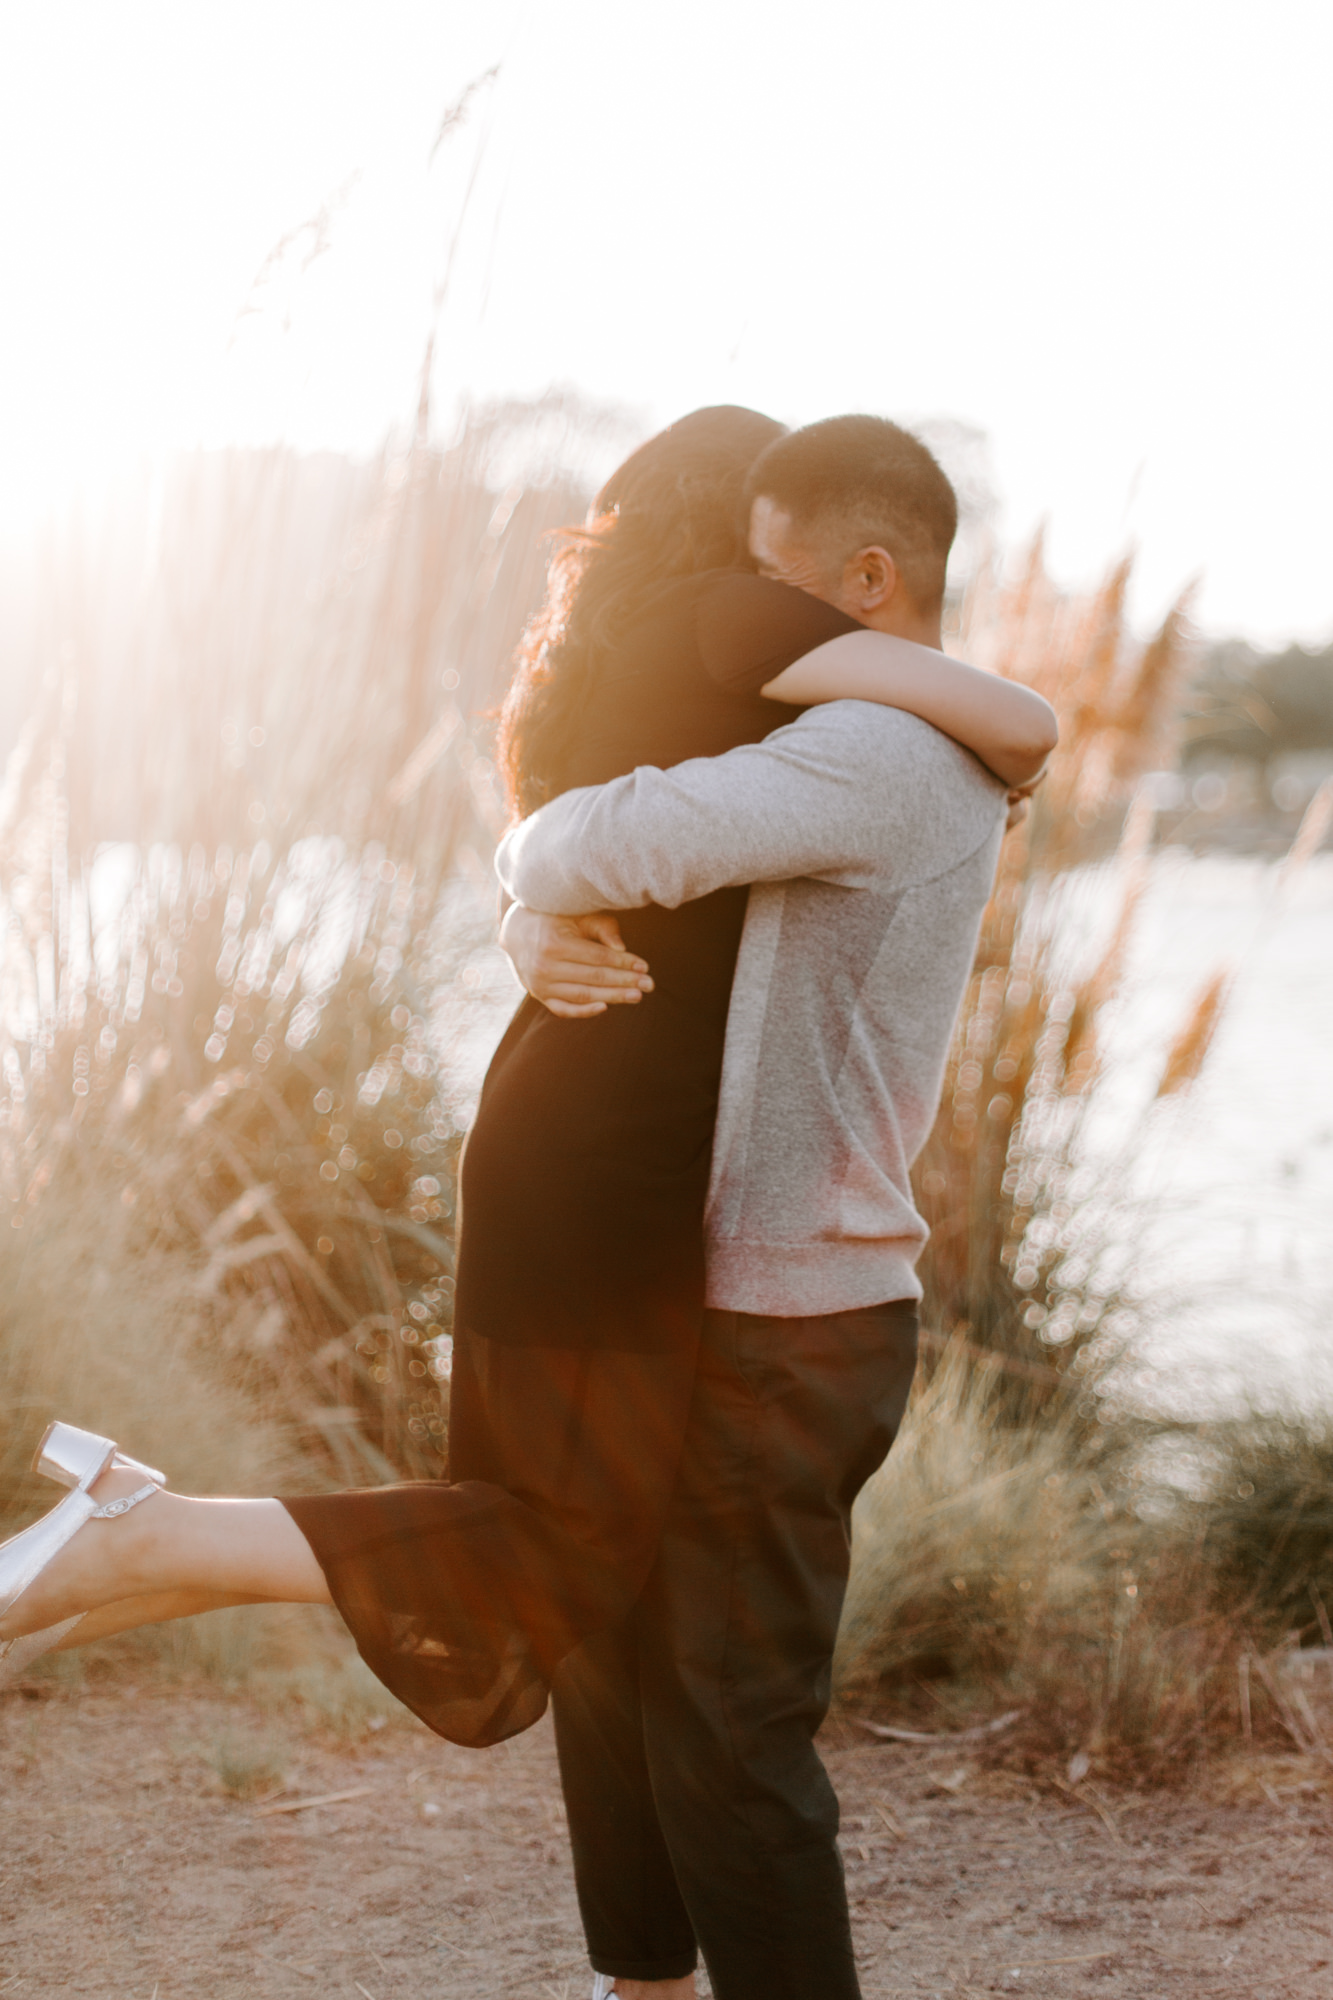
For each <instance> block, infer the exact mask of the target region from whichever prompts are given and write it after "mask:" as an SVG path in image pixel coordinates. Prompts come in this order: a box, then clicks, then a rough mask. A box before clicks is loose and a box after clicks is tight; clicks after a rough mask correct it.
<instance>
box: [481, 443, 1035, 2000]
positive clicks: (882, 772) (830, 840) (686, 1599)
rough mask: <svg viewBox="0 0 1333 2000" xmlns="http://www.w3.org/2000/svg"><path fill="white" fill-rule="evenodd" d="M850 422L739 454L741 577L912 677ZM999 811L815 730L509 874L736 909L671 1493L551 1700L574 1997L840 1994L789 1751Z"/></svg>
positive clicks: (822, 1854)
mask: <svg viewBox="0 0 1333 2000" xmlns="http://www.w3.org/2000/svg"><path fill="white" fill-rule="evenodd" d="M875 421H876V420H873V419H835V420H833V424H832V425H817V426H812V427H811V429H810V431H808V432H804V433H802V432H797V433H794V434H792V435H791V436H789V437H788V438H785V439H782V440H780V441H779V443H778V444H777V445H775V446H773V447H771V448H770V450H769V451H768V452H766V453H765V454H764V456H763V458H762V459H761V460H760V462H759V464H758V466H757V467H756V471H755V475H754V478H753V480H752V487H753V490H754V492H755V507H754V514H753V533H752V545H753V546H754V547H755V552H756V554H757V555H758V556H759V558H760V562H761V566H762V567H763V568H764V569H765V570H766V571H767V573H769V574H772V575H776V576H779V577H780V578H781V580H783V581H787V582H792V583H796V584H799V585H802V586H803V587H805V588H808V589H814V590H815V592H816V594H817V595H820V596H823V597H826V598H828V599H830V600H831V601H833V602H835V603H837V604H838V605H839V608H841V609H844V610H847V611H849V612H850V613H851V615H852V616H853V617H856V618H857V619H859V620H860V622H862V623H863V624H867V625H870V626H872V627H874V628H876V629H878V630H881V631H888V632H892V633H896V634H897V635H898V636H900V637H908V638H912V639H915V640H918V641H923V642H924V643H926V644H933V645H934V646H936V647H938V646H939V644H940V632H939V615H940V613H939V601H940V598H941V597H942V590H943V575H944V561H945V558H946V557H947V553H948V541H947V539H945V540H944V542H943V547H942V548H941V547H939V546H936V547H935V549H934V558H935V575H936V581H937V584H938V589H937V590H936V591H934V592H931V593H923V592H921V591H920V590H917V591H916V592H912V591H909V590H908V589H907V588H906V587H905V584H904V581H903V574H904V570H905V569H906V568H907V564H906V563H905V562H904V560H903V555H904V551H903V550H902V548H901V547H899V548H898V549H897V550H896V551H895V549H894V548H893V547H892V546H887V544H889V543H890V542H891V540H892V538H893V532H894V531H893V530H892V529H890V530H889V531H888V532H879V533H876V532H874V530H875V528H876V525H877V524H876V521H875V520H874V519H868V518H867V513H866V504H865V502H864V496H863V488H864V479H861V480H860V483H859V485H858V477H857V474H856V468H857V466H858V463H860V464H862V465H863V463H864V459H865V456H866V449H861V450H860V451H859V452H858V445H862V446H864V447H866V448H868V449H869V450H870V452H871V453H873V449H874V445H875V434H874V432H873V431H870V432H865V431H862V432H861V433H856V432H852V433H850V434H849V433H846V432H843V433H842V434H838V432H837V427H838V426H839V425H843V426H846V425H848V424H851V425H858V424H859V425H861V426H866V425H873V424H874V423H875ZM830 433H832V435H830ZM812 463H813V464H815V465H819V464H821V463H822V464H824V465H825V466H827V465H828V464H830V463H831V464H832V465H833V466H834V467H835V469H836V467H837V466H838V465H839V464H844V463H845V464H849V465H850V466H851V467H852V474H851V475H850V476H849V488H850V490H846V489H844V490H842V491H840V490H839V487H838V483H837V481H836V479H835V480H833V481H832V482H831V483H830V481H829V480H828V479H827V478H825V479H824V480H823V481H822V482H821V481H820V480H819V479H814V480H812V479H811V477H810V469H811V465H812ZM940 476H941V479H942V475H940ZM812 492H813V494H814V496H815V498H814V504H813V505H810V504H808V502H809V496H810V495H811V493H812ZM858 494H859V495H861V497H860V498H858ZM872 511H873V510H872ZM888 511H889V514H890V516H891V510H888ZM882 518H883V514H881V519H882ZM939 539H940V538H939V537H938V536H937V537H936V543H937V544H938V541H939ZM911 553H912V554H913V556H914V557H915V558H916V569H917V573H918V574H919V572H920V560H919V558H920V553H921V552H920V550H919V549H918V550H916V551H913V552H911ZM923 598H924V601H923ZM1004 817H1005V795H1004V791H1003V788H1002V787H1001V786H1000V785H999V783H998V782H997V781H996V780H995V779H994V778H992V777H991V775H990V774H989V773H988V772H986V771H985V770H983V769H982V767H981V766H980V765H979V764H978V763H977V762H976V761H975V759H973V758H972V757H971V756H969V755H968V754H967V753H966V752H965V751H963V750H961V749H960V748H959V747H958V746H957V744H955V743H954V742H952V741H951V740H950V739H949V738H948V737H945V736H943V735H941V734H939V733H938V732H937V731H936V730H934V729H932V728H931V727H930V726H929V725H928V724H926V723H924V722H921V721H920V720H918V719H917V718H916V717H915V716H911V715H908V714H906V713H904V712H902V711H899V710H895V709H891V708H884V707H879V706H876V705H874V704H871V703H863V702H835V703H831V704H829V705H827V706H824V707H820V708H816V709H812V710H810V711H808V712H807V713H805V714H804V715H802V716H800V717H799V719H798V720H796V721H794V722H793V723H791V724H790V725H788V726H787V727H785V728H783V729H780V730H778V731H777V732H776V733H775V734H773V735H771V736H769V737H768V738H767V739H766V740H765V741H763V742H762V743H758V744H753V745H747V746H745V747H743V748H741V749H737V750H733V751H731V752H730V753H729V754H728V755H726V756H723V757H718V758H713V759H707V760H698V761H695V762H691V763H686V764H682V765H677V766H675V767H674V768H672V769H670V770H657V769H654V768H642V769H640V770H637V771H635V772H634V773H633V774H632V775H631V776H629V777H627V778H622V779H618V780H616V781H614V782H613V783H611V784H608V785H604V786H601V787H599V788H597V789H594V790H587V791H579V792H571V793H567V794H566V795H564V796H563V797H561V798H559V799H557V800H556V801H555V802H554V803H553V804H551V805H549V806H547V807H546V808H544V810H542V811H541V812H539V813H537V814H535V815H534V816H533V817H532V818H530V819H528V820H525V821H524V822H523V823H522V824H521V825H520V826H518V827H517V828H515V829H514V830H513V831H512V832H511V833H510V834H509V835H508V836H507V838H506V840H505V841H504V843H503V844H502V847H501V850H500V856H499V860H498V864H497V865H498V869H499V873H500V876H501V880H502V882H503V883H504V886H505V888H506V889H507V891H508V892H509V893H510V895H511V896H513V897H514V899H515V901H516V903H517V904H519V905H524V906H526V907H527V909H528V910H529V911H534V912H544V913H549V914H550V915H551V916H559V917H578V916H580V915H582V914H584V913H590V912H594V911H605V910H615V909H628V908H634V907H639V906H642V905H644V904H646V903H649V902H653V903H658V904H662V905H665V906H667V907H675V906H676V905H678V904H680V903H682V902H686V901H689V900H691V899H693V898H695V897H699V896H704V895H707V894H709V893H710V892H711V891H712V890H715V889H718V888H722V887H725V886H728V885H733V884H739V883H749V884H752V885H753V886H752V888H751V891H750V900H749V907H748V914H747V918H746V924H745V931H744V936H743V939H742V944H741V950H740V956H739V960H738V963H737V970H736V976H735V982H734V985H733V988H732V1000H731V1008H730V1014H729V1018H728V1028H727V1042H726V1055H725V1061H724V1066H723V1073H722V1083H721V1091H720V1100H719V1108H718V1121H717V1130H716V1140H715V1147H714V1154H713V1171H712V1182H711V1188H710V1193H709V1199H708V1211H707V1222H706V1234H707V1258H708V1308H709V1310H708V1314H707V1325H706V1329H705V1335H704V1343H703V1351H702V1359H701V1364H700V1370H699V1377H698V1384H697V1390H696V1397H695V1403H694V1406H693V1414H692V1417H691V1424H690V1430H689V1434H688V1436H687V1440H686V1446H685V1456H684V1461H683V1464H682V1468H681V1475H680V1481H679V1487H678V1492H677V1498H676V1501H675V1503H674V1506H673V1512H672V1516H671V1519H670V1521H669V1523H668V1527H667V1531H666V1534H665V1535H664V1538H663V1543H662V1549H661V1554H660V1557H659V1561H658V1565H657V1570H656V1572H655V1574H654V1577H653V1580H652V1582H651V1584H650V1586H649V1589H648V1591H647V1592H646V1593H645V1597H644V1599H643V1601H642V1603H641V1605H640V1607H639V1609H638V1612H637V1613H636V1616H635V1618H634V1620H632V1621H631V1626H632V1629H629V1630H626V1631H622V1632H619V1633H614V1634H610V1635H607V1636H606V1637H605V1638H604V1639H599V1640H596V1641H594V1642H592V1644H590V1645H589V1646H587V1647H585V1648H583V1649H582V1650H581V1652H580V1653H579V1654H577V1655H575V1657H574V1659H573V1660H572V1661H571V1662H570V1663H568V1664H567V1666H566V1668H565V1669H564V1670H563V1672H562V1675H561V1677H560V1680H559V1681H558V1682H557V1685H556V1689H555V1700H554V1709H555V1719H556V1729H557V1740H558V1743H559V1748H560V1755H561V1767H562V1776H563V1780H564V1785H565V1793H566V1800H567V1803H568V1807H569V1815H570V1830H571V1838H572V1842H573V1847H574V1856H575V1868H576V1876H577V1880H578V1889H579V1898H580V1903H581V1907H582V1910H583V1916H584V1923H585V1928H586V1929H587V1932H588V1936H589V1941H590V1945H591V1947H592V1953H593V1959H594V1963H598V1962H600V1963H601V1964H602V1965H603V1966H610V1967H615V1968H616V1970H615V1972H613V1973H612V1972H608V1973H604V1974H602V1975H599V1983H598V1987H597V1991H598V1992H599V1993H610V1992H612V1991H614V1992H618V1993H620V1994H622V1995H625V1996H639V1995H643V1996H648V1995H656V1996H659V2000H687V1996H690V1995H692V1994H693V1991H694V1985H693V1973H692V1971H691V1970H690V1968H691V1967H692V1966H693V1964H694V1962H695V1945H696V1939H697V1940H699V1941H700V1942H702V1944H703V1946H704V1950H705V1955H706V1957H707V1961H708V1964H709V1969H710V1972H711V1974H712V1979H713V1983H714V1990H715V1992H716V1993H718V1994H719V1995H720V1996H722V2000H854V1996H856V1995H857V1994H858V1992H859V1988H858V1985H857V1981H856V1973H855V1966H854V1962H853V1956H852V1948H851V1936H850V1925H849V1922H848V1914H847V1905H846V1896H845V1890H844V1886H843V1879H842V1870H841V1864H840V1861H839V1858H838V1853H837V1847H836V1834H837V1803H836V1799H835V1797H834V1795H833V1792H832V1788H831V1786H830V1785H829V1782H828V1778H827V1776H826V1774H825V1772H824V1770H823V1766H822V1764H821V1763H820V1761H819V1758H818V1756H817V1753H816V1751H815V1748H814V1742H813V1738H814V1734H815V1731H816V1730H817V1728H818V1726H819V1723H820V1721H821V1720H822V1718H823V1715H824V1712H825V1709H826V1706H827V1702H828V1696H829V1670H830V1663H831V1659H832V1651H833V1643H834V1639H835V1636H836V1631H837V1624H838V1618H839V1614H840V1610H841V1604H842V1597H843V1591H844V1587H845V1583H846V1576H847V1563H848V1549H849V1522H850V1511H851V1505H852V1501H853V1499H854V1498H855V1495H856V1493H857V1491H858V1490H859V1488H860V1487H861V1485H862V1484H863V1483H864V1482H865V1480H866V1478H867V1477H868V1476H869V1475H870V1473H871V1472H872V1471H873V1470H874V1469H875V1467H876V1466H877V1465H878V1464H879V1463H880V1462H881V1461H882V1460H883V1458H884V1456H885V1455H886V1453H887V1451H888V1449H889V1447H890V1445H891V1444H892V1441H893V1437H894V1435H895V1432H896V1429H897V1426H898V1423H899V1420H900V1418H901V1415H902V1411H903V1408H904V1405H905V1402H906V1397H907V1392H908V1388H909V1386H910V1383H911V1379H912V1374H913V1370H914V1366H915V1359H916V1302H917V1300H918V1299H919V1298H920V1286H919V1284H918V1282H917V1279H916V1276H915V1272H914V1268H913V1267H914V1264H915V1262H916V1259H917V1257H918V1255H919V1253H920V1250H921V1247H922V1244H923V1242H924V1240H925V1235H926V1230H925V1225H924V1223H923V1222H922V1221H921V1218H920V1216H919V1215H918V1214H917V1212H916V1209H915V1207H914V1204H913V1201H912V1192H911V1186H910V1181H909V1169H910V1166H911V1162H912V1160H913V1158H914V1157H915V1155H916V1153H917V1152H918V1151H919V1149H920V1147H921V1145H922V1143H923V1141H924V1139H925V1137H926V1135H927V1133H928V1131H929V1129H930V1125H931V1122H932V1119H933V1117H934V1113H935V1108H936V1105H937V1102H938V1098H939V1091H940V1085H941V1079H942V1076H943V1069H944V1062H945V1057H946V1053H947V1049H948V1043H949V1038H950V1034H951V1030H952V1026H953V1022H954V1018H955V1015H956V1013H957V1009H958V1004H959V1001H960V999H961V996H962V992H963V988H964V984H965V982H966V979H967V974H968V970H969V967H970V964H971V961H972V956H973V952H974V950H975V945H976V937H977V931H978V926H979V922H980V917H981V912H982V909H983V907H984V904H985V901H986V897H987V895H988V893H989V889H990V884H991V879H992V876H993V873H994V868H995V861H996V855H997V853H998V848H999V842H1000V837H1001V833H1002V830H1003V824H1004ZM525 926H526V927H525ZM507 942H508V943H509V944H510V947H511V952H512V955H513V956H514V957H515V960H516V962H517V963H518V965H519V970H520V974H521V976H523V977H524V979H525V983H527V984H528V985H529V986H530V988H531V989H532V990H534V991H535V992H537V995H538V997H539V998H549V997H550V996H551V995H552V994H553V993H557V994H559V993H563V994H566V995H572V996H573V997H575V998H582V1000H583V1001H584V1004H585V1005H586V1004H587V1003H588V1002H595V1001H596V999H597V997H598V995H599V994H601V993H607V992H610V993H611V995H612V996H613V997H614V995H615V992H616V986H617V983H618V982H623V981H624V980H625V978H626V977H627V976H628V975H627V973H626V971H625V966H624V961H623V959H618V958H617V955H616V954H615V953H614V952H613V951H611V950H608V949H605V948H604V947H600V946H597V945H595V944H593V943H591V942H589V943H588V944H587V946H586V948H582V947H580V946H578V945H577V944H575V945H573V946H571V943H570V934H569V931H568V928H567V927H561V926H559V925H556V924H551V923H547V924H545V925H541V924H537V923H536V922H535V920H533V919H525V920H523V921H520V922H519V923H517V924H515V925H511V926H510V927H509V935H508V938H507ZM571 978H573V979H574V980H575V982H576V983H575V985H574V986H572V987H571V985H570V984H569V981H570V979H571ZM599 982H607V983H606V984H599ZM622 990H623V987H622Z"/></svg>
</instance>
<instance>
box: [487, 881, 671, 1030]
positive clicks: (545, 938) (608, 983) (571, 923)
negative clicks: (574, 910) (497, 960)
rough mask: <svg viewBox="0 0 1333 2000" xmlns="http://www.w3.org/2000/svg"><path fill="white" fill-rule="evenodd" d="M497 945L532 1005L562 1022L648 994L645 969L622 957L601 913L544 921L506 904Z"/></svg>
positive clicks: (616, 934)
mask: <svg viewBox="0 0 1333 2000" xmlns="http://www.w3.org/2000/svg"><path fill="white" fill-rule="evenodd" d="M500 943H501V945H502V946H503V947H504V949H505V951H507V952H508V954H509V958H510V961H511V963H512V965H513V968H514V970H515V972H516V973H517V974H518V976H519V980H520V982H521V984H522V985H523V986H524V987H526V989H527V991H528V992H529V993H530V994H531V995H532V997H533V999H534V1000H540V1001H541V1003H542V1005H543V1007H547V1008H549V1009H550V1011H551V1013H552V1014H558V1015H559V1016H560V1017H561V1018H562V1019H563V1020H567V1021H581V1020H583V1019H585V1018H586V1017H587V1016H589V1015H591V1014H604V1013H605V1012H606V1009H607V1008H608V1007H623V1006H633V1005H635V1004H636V1003H637V1002H638V1001H639V1000H641V999H642V998H643V996H644V994H645V993H651V992H652V990H653V982H652V980H651V979H650V978H649V976H648V967H647V965H646V964H645V963H644V961H643V960H642V959H641V958H636V957H635V956H634V953H633V952H631V951H626V949H625V943H624V939H623V938H622V937H621V935H620V926H619V924H618V923H617V922H616V920H615V918H614V917H613V916H611V915H610V914H609V913H608V912H606V911H598V912H596V913H595V914H594V915H592V916H588V917H544V916H542V915H540V914H539V912H538V911H536V910H528V909H525V908H524V906H523V904H522V903H511V904H510V906H509V908H508V910H507V911H506V912H505V918H504V922H503V923H502V924H501V926H500Z"/></svg>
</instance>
